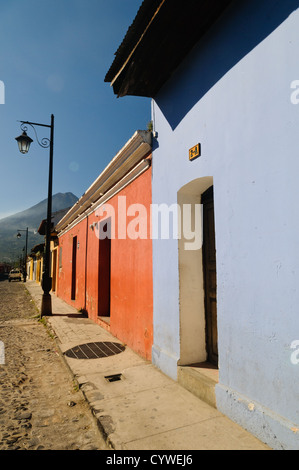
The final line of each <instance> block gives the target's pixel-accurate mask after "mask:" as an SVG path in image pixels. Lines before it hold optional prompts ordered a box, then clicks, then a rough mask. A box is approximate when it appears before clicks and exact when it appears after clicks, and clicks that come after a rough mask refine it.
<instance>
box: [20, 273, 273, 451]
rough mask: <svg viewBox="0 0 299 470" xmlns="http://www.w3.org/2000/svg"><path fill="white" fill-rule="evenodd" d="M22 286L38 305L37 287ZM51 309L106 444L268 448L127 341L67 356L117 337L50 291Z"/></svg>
mask: <svg viewBox="0 0 299 470" xmlns="http://www.w3.org/2000/svg"><path fill="white" fill-rule="evenodd" d="M25 287H26V288H27V290H28V291H29V293H30V295H31V296H32V298H33V300H34V302H35V304H36V306H37V308H38V309H39V310H40V305H41V298H42V289H41V287H40V286H39V285H38V284H37V283H36V282H35V281H27V282H26V284H25ZM52 311H53V315H52V316H49V317H46V320H47V323H48V325H49V327H50V328H51V329H52V330H53V332H54V333H55V336H56V337H57V343H58V346H59V348H60V350H61V352H62V354H63V357H64V359H65V361H66V363H67V364H68V366H69V368H70V370H71V372H72V374H73V376H74V378H75V379H76V381H77V382H78V384H79V386H80V388H81V390H82V392H83V394H84V396H85V398H86V400H87V402H88V403H89V405H90V407H91V409H92V412H93V414H94V416H95V417H96V419H97V420H98V424H99V427H100V429H101V430H102V432H103V434H104V436H105V438H106V441H107V443H108V445H109V446H110V447H111V448H112V449H115V450H269V447H268V446H266V445H265V444H263V443H261V442H260V441H259V440H258V439H256V438H255V437H253V436H252V435H251V434H250V433H248V432H246V431H245V430H244V429H242V428H241V427H240V426H238V425H237V424H235V423H233V422H232V421H231V420H229V419H228V418H227V417H226V416H224V415H222V414H221V413H220V412H219V411H218V410H216V409H215V408H213V407H211V406H209V405H208V404H206V403H204V402H203V401H201V400H199V399H198V398H196V397H195V396H194V395H193V394H192V393H190V392H188V391H187V390H185V389H184V388H183V387H182V386H181V385H179V384H178V383H177V382H175V381H173V380H172V379H170V378H169V377H167V376H165V375H164V374H163V373H162V372H160V371H159V370H158V369H157V368H156V367H155V366H153V365H152V364H151V363H150V362H149V361H146V360H144V359H142V358H141V357H139V356H138V355H137V354H135V353H134V352H133V351H132V350H130V349H129V348H128V347H127V346H126V347H125V349H124V351H122V352H119V353H117V354H114V355H112V356H108V357H101V358H95V359H89V358H86V359H81V358H80V359H78V358H75V357H70V356H72V355H73V354H74V353H75V354H76V351H77V350H78V349H79V348H76V346H78V345H85V344H88V343H98V342H100V343H102V342H108V343H111V342H112V343H119V344H121V341H119V340H118V339H117V338H115V337H114V336H112V335H111V334H110V333H109V332H108V331H106V330H105V329H103V328H102V327H100V326H99V325H97V324H95V323H94V322H92V321H91V320H90V319H88V318H84V317H83V316H82V315H80V313H79V312H78V311H77V310H76V309H74V308H73V307H71V306H69V305H68V304H66V303H65V302H63V301H62V300H61V299H59V298H57V297H56V296H55V295H52ZM72 348H74V349H73V350H72V351H70V350H71V349H72ZM111 376H112V378H111ZM109 377H110V379H109Z"/></svg>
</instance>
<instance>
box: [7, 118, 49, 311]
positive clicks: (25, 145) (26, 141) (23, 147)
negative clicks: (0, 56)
mask: <svg viewBox="0 0 299 470" xmlns="http://www.w3.org/2000/svg"><path fill="white" fill-rule="evenodd" d="M20 122H21V129H22V131H23V134H21V135H20V136H19V137H16V141H17V142H18V145H19V150H20V152H21V153H23V154H26V153H27V152H28V150H29V147H30V144H31V143H32V142H33V140H32V139H31V138H30V137H28V135H27V132H26V131H27V130H28V127H27V125H29V126H31V127H32V128H33V130H34V133H35V136H36V140H37V142H38V144H39V145H40V147H43V148H50V157H49V184H48V208H47V227H46V249H45V263H44V271H43V277H42V289H43V296H42V306H41V316H44V315H52V303H51V295H50V290H51V287H52V279H51V276H50V237H51V214H52V180H53V144H54V116H53V114H52V115H51V124H50V125H48V124H39V123H36V122H29V121H20ZM34 126H41V127H48V128H49V129H50V139H48V138H46V137H44V138H43V139H42V140H41V141H39V140H38V137H37V133H36V130H35V127H34Z"/></svg>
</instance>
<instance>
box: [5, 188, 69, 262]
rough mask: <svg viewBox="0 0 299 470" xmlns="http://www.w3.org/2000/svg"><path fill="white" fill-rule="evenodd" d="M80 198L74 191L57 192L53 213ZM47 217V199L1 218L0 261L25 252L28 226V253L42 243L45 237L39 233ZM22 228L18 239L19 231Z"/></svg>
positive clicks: (53, 202)
mask: <svg viewBox="0 0 299 470" xmlns="http://www.w3.org/2000/svg"><path fill="white" fill-rule="evenodd" d="M77 200H78V198H77V197H76V196H75V195H74V194H72V193H57V194H55V195H54V196H53V197H52V213H53V212H57V211H59V210H61V209H66V208H68V207H71V206H73V204H75V202H77ZM46 218H47V199H44V200H43V201H41V202H39V203H38V204H36V205H34V206H32V207H30V208H29V209H26V210H24V211H22V212H18V213H16V214H13V215H10V216H9V217H5V218H4V219H0V261H6V262H11V261H16V260H17V259H18V258H19V257H20V256H21V255H22V254H24V253H23V251H22V250H23V248H24V246H25V238H26V232H25V231H23V230H26V228H27V227H28V250H27V251H28V253H29V252H30V250H31V248H33V246H35V245H37V244H39V243H42V242H43V240H44V237H42V236H41V235H39V234H38V233H37V229H38V227H39V225H40V223H41V221H42V220H43V219H46ZM18 230H22V231H21V232H20V233H21V238H20V239H17V237H16V235H17V231H18Z"/></svg>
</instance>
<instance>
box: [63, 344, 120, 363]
mask: <svg viewBox="0 0 299 470" xmlns="http://www.w3.org/2000/svg"><path fill="white" fill-rule="evenodd" d="M124 350H125V346H123V345H122V344H120V343H112V342H110V341H103V342H99V343H86V344H80V345H79V346H74V347H73V348H71V349H68V350H67V351H66V352H65V353H64V354H65V355H66V356H67V357H72V358H74V359H98V358H101V357H108V356H114V355H115V354H119V353H121V352H123V351H124Z"/></svg>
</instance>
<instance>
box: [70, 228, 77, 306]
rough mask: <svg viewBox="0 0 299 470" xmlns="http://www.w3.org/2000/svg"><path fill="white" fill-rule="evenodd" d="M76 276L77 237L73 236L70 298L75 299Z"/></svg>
mask: <svg viewBox="0 0 299 470" xmlns="http://www.w3.org/2000/svg"><path fill="white" fill-rule="evenodd" d="M76 278H77V237H73V254H72V292H71V299H72V300H75V299H76Z"/></svg>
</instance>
